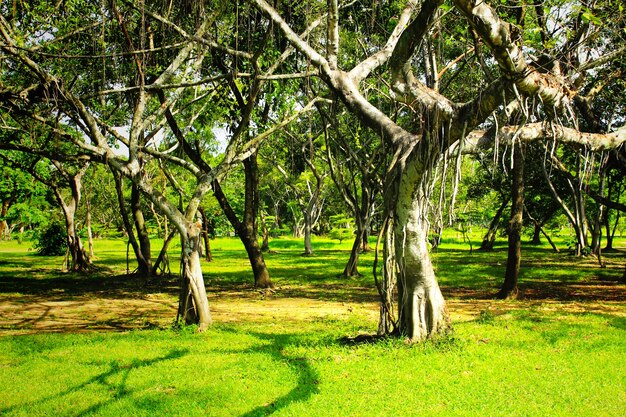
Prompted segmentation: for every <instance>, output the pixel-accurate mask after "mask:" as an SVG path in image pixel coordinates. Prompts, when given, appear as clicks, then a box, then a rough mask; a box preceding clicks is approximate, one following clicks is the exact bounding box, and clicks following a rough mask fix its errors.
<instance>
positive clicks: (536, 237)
mask: <svg viewBox="0 0 626 417" xmlns="http://www.w3.org/2000/svg"><path fill="white" fill-rule="evenodd" d="M530 244H531V245H541V225H540V224H539V222H534V223H533V238H532V240H531V241H530Z"/></svg>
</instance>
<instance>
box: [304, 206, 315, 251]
mask: <svg viewBox="0 0 626 417" xmlns="http://www.w3.org/2000/svg"><path fill="white" fill-rule="evenodd" d="M312 223H313V221H312V220H311V215H310V214H309V213H308V212H305V213H304V228H303V229H304V252H303V253H302V255H304V256H313V245H311V232H312V229H313V226H312Z"/></svg>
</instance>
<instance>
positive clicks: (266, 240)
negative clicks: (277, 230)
mask: <svg viewBox="0 0 626 417" xmlns="http://www.w3.org/2000/svg"><path fill="white" fill-rule="evenodd" d="M261 229H262V230H263V243H262V244H261V252H269V250H270V230H269V228H268V227H267V223H266V222H265V211H264V210H261Z"/></svg>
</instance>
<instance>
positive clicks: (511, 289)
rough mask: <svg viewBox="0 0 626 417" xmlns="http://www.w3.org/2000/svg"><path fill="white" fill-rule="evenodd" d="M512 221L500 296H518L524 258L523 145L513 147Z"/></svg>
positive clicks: (503, 297) (498, 295)
mask: <svg viewBox="0 0 626 417" xmlns="http://www.w3.org/2000/svg"><path fill="white" fill-rule="evenodd" d="M511 201H512V204H511V221H510V222H509V250H508V257H507V262H506V273H505V275H504V283H503V284H502V287H501V288H500V291H499V292H498V294H497V297H498V298H501V299H506V298H516V297H517V281H518V278H519V270H520V262H521V259H522V244H521V236H522V220H523V214H524V153H523V150H522V145H521V144H520V143H517V144H516V145H515V146H514V148H513V180H512V184H511Z"/></svg>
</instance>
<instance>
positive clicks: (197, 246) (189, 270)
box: [178, 225, 213, 332]
mask: <svg viewBox="0 0 626 417" xmlns="http://www.w3.org/2000/svg"><path fill="white" fill-rule="evenodd" d="M200 240H201V236H200V228H199V227H197V226H196V225H190V226H188V227H187V232H186V233H185V234H181V244H182V255H181V269H182V275H181V280H182V283H181V284H182V285H181V292H180V295H179V299H178V318H179V319H182V320H183V321H184V322H185V323H186V324H197V325H198V331H201V332H202V331H204V330H206V329H207V328H208V327H209V326H210V325H211V323H212V322H213V320H212V318H211V311H210V310H209V301H208V298H207V294H206V288H205V286H204V277H203V276H202V267H201V264H200V259H201V257H202V244H201V241H200Z"/></svg>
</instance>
